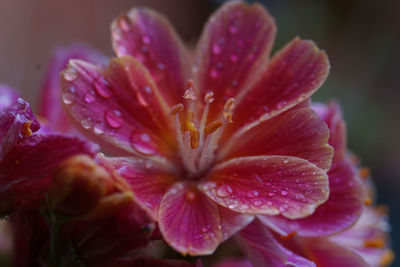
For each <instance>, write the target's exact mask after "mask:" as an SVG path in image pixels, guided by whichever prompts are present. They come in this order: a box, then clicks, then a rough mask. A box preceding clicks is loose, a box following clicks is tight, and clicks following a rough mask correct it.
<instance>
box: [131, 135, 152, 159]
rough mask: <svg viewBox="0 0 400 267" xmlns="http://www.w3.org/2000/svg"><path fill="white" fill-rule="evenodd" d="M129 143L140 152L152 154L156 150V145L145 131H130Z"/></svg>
mask: <svg viewBox="0 0 400 267" xmlns="http://www.w3.org/2000/svg"><path fill="white" fill-rule="evenodd" d="M130 143H131V146H132V148H133V149H135V150H136V151H137V152H139V153H140V154H144V155H154V154H156V152H157V149H156V146H155V144H154V142H153V140H151V138H150V136H149V135H148V134H147V133H142V132H139V131H136V130H134V131H132V133H131V136H130Z"/></svg>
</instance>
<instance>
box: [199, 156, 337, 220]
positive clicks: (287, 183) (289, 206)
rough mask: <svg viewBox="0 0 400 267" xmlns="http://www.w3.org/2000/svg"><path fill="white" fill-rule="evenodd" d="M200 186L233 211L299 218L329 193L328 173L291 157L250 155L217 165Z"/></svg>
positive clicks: (308, 213)
mask: <svg viewBox="0 0 400 267" xmlns="http://www.w3.org/2000/svg"><path fill="white" fill-rule="evenodd" d="M200 188H201V190H203V192H205V193H206V194H207V195H208V196H209V197H210V198H211V199H213V200H215V201H216V202H217V203H218V204H220V205H222V206H224V207H226V208H229V209H231V210H233V211H237V212H242V213H250V214H266V215H277V214H282V215H283V216H285V217H287V218H291V219H296V218H303V217H305V216H308V215H310V214H312V213H313V212H314V210H315V209H316V207H318V206H319V205H320V204H321V203H323V202H324V201H326V200H327V198H328V195H329V184H328V177H327V175H326V173H325V172H324V171H322V170H321V169H320V168H318V167H317V166H315V165H314V164H312V163H310V162H308V161H306V160H303V159H299V158H295V157H286V156H253V157H243V158H236V159H232V160H229V161H226V162H224V163H222V164H220V165H217V166H216V167H215V169H214V170H213V171H212V172H211V173H210V174H209V178H208V179H207V180H206V181H204V182H201V186H200Z"/></svg>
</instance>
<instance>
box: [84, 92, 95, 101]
mask: <svg viewBox="0 0 400 267" xmlns="http://www.w3.org/2000/svg"><path fill="white" fill-rule="evenodd" d="M95 100H96V93H95V92H94V91H90V92H88V93H86V95H85V102H86V103H88V104H90V103H93V102H94V101H95Z"/></svg>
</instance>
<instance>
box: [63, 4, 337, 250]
mask: <svg viewBox="0 0 400 267" xmlns="http://www.w3.org/2000/svg"><path fill="white" fill-rule="evenodd" d="M275 31H276V29H275V24H274V21H273V19H272V18H271V16H270V15H269V14H268V13H267V11H266V10H265V9H264V8H263V7H261V6H260V5H252V6H248V5H246V4H244V3H241V2H231V3H229V4H226V5H224V6H223V7H222V8H221V9H219V10H218V11H217V12H216V13H215V14H214V15H213V16H212V17H211V18H210V19H209V21H208V23H207V24H206V26H205V29H204V31H203V34H202V36H201V38H200V41H199V44H198V46H197V49H196V52H195V53H194V56H193V57H191V54H190V53H189V52H188V50H187V49H186V48H185V47H184V45H183V44H182V42H181V41H180V39H179V37H178V36H177V34H176V33H175V31H174V30H173V29H172V27H171V26H170V23H169V22H168V21H167V20H166V19H165V18H164V17H163V16H161V15H159V14H158V13H156V12H154V11H151V10H148V9H145V8H140V9H133V10H131V11H130V12H129V13H127V14H126V15H122V16H121V17H119V18H118V19H116V20H115V21H114V22H113V24H112V41H113V47H114V51H115V53H116V54H117V56H118V57H117V58H113V59H111V61H110V63H109V65H108V67H105V66H103V65H96V64H91V63H88V62H85V61H82V60H71V61H70V63H69V67H68V69H66V70H65V71H64V72H63V73H62V81H61V84H62V99H63V103H64V106H65V108H66V110H67V111H68V113H69V116H70V117H71V118H72V119H73V120H74V121H75V123H76V124H77V125H78V126H80V128H81V130H82V131H83V133H84V134H86V135H87V136H88V137H89V138H91V139H92V140H94V141H96V142H98V143H100V144H101V145H102V146H103V148H104V149H107V150H108V151H110V152H113V153H114V154H116V155H119V156H121V157H119V158H114V159H112V161H113V164H114V166H115V167H116V168H117V169H118V172H119V174H120V175H121V176H123V177H124V178H125V179H126V181H127V182H128V183H129V184H130V186H131V189H132V191H133V192H134V194H135V200H136V202H137V203H138V204H139V205H140V206H141V207H142V208H143V209H145V210H146V211H147V212H148V214H149V215H150V216H151V217H152V218H153V219H154V220H156V221H157V222H158V224H159V227H160V231H161V234H162V236H163V237H164V239H165V240H166V242H167V243H168V244H169V245H171V246H172V247H173V248H175V249H176V250H178V251H179V252H181V253H182V254H191V255H204V254H210V253H212V252H213V251H214V250H215V249H216V248H217V246H218V245H219V244H220V243H221V242H223V241H224V240H226V239H227V238H229V237H230V236H231V235H232V234H234V233H236V232H237V231H239V230H240V229H242V228H243V227H245V226H246V225H247V224H249V223H250V222H251V221H252V220H253V218H254V216H255V215H259V214H263V215H281V216H282V218H286V219H299V218H304V217H307V216H309V215H311V214H313V213H314V211H315V210H316V209H317V207H318V206H320V205H321V204H322V203H324V202H325V201H326V200H327V199H328V196H329V189H330V188H329V182H328V176H327V174H326V171H327V170H329V168H330V165H331V160H332V154H333V150H332V148H331V146H329V145H328V138H329V131H328V128H327V126H326V125H325V123H324V122H323V121H322V120H321V118H320V117H319V116H318V115H317V114H316V113H315V112H314V111H313V110H312V109H311V108H310V102H309V97H310V96H311V95H312V94H313V93H314V92H315V91H316V90H317V89H318V88H319V87H320V86H321V84H322V83H323V82H324V80H325V78H326V76H327V75H328V71H329V63H328V59H327V57H326V54H325V53H324V52H323V51H321V50H319V49H318V48H317V47H316V46H315V44H314V43H313V42H311V41H304V40H300V39H299V38H295V39H294V40H293V41H291V42H290V43H289V44H288V45H287V46H285V47H284V48H283V49H282V50H280V51H279V52H277V53H276V54H275V55H274V56H273V57H272V59H269V56H270V51H271V48H272V44H273V41H274V37H275Z"/></svg>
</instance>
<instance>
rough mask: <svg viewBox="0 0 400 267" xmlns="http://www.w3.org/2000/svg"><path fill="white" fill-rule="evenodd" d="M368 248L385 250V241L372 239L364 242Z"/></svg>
mask: <svg viewBox="0 0 400 267" xmlns="http://www.w3.org/2000/svg"><path fill="white" fill-rule="evenodd" d="M364 247H366V248H383V247H385V240H384V239H383V238H372V239H367V240H365V241H364Z"/></svg>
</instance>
